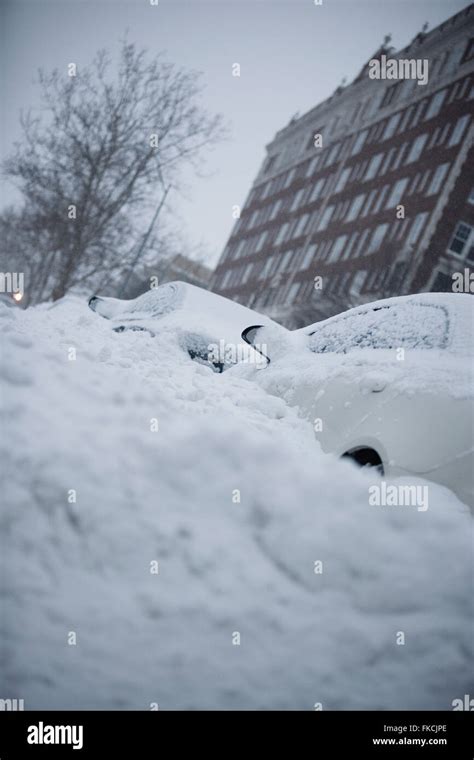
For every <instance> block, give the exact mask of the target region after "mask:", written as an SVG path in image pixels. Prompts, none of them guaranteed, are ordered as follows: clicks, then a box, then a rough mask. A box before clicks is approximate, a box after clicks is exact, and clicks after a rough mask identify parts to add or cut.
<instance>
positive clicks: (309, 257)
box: [301, 243, 318, 269]
mask: <svg viewBox="0 0 474 760" xmlns="http://www.w3.org/2000/svg"><path fill="white" fill-rule="evenodd" d="M317 250H318V246H317V244H316V243H312V244H311V245H310V246H309V248H308V250H307V251H306V253H305V255H304V258H303V261H302V262H301V269H308V267H309V266H311V264H312V262H313V259H314V257H315V255H316V251H317Z"/></svg>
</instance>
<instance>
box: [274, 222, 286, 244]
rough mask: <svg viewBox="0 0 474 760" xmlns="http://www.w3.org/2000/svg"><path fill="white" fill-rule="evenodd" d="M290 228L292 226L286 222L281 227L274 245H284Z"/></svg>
mask: <svg viewBox="0 0 474 760" xmlns="http://www.w3.org/2000/svg"><path fill="white" fill-rule="evenodd" d="M289 226H290V225H289V223H288V222H285V223H284V224H282V225H281V227H280V229H279V230H278V234H277V236H276V238H275V240H274V241H273V243H274V245H280V243H282V242H283V241H284V240H285V238H286V234H287V232H288V228H289Z"/></svg>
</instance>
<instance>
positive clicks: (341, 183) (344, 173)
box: [334, 167, 352, 193]
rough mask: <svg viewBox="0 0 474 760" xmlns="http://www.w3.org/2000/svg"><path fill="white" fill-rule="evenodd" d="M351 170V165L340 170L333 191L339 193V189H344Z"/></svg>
mask: <svg viewBox="0 0 474 760" xmlns="http://www.w3.org/2000/svg"><path fill="white" fill-rule="evenodd" d="M351 171H352V169H351V167H347V168H346V169H343V170H342V172H341V173H340V175H339V179H338V180H337V184H336V187H335V188H334V192H335V193H340V192H341V190H344V188H345V186H346V184H347V181H348V179H349V175H350V173H351Z"/></svg>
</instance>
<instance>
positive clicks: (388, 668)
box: [0, 299, 472, 710]
mask: <svg viewBox="0 0 474 760" xmlns="http://www.w3.org/2000/svg"><path fill="white" fill-rule="evenodd" d="M0 310H1V311H0V323H1V331H2V335H3V340H2V365H1V382H2V394H1V396H2V405H3V415H4V420H5V425H4V432H3V434H2V437H1V452H0V456H1V462H2V464H3V467H2V470H3V475H2V485H3V489H2V490H3V497H4V498H3V506H2V512H1V523H2V525H1V531H2V532H1V535H2V541H1V549H2V560H3V562H2V564H3V582H2V602H1V604H2V617H1V625H2V642H3V653H4V658H3V660H4V661H3V665H2V673H1V692H2V693H1V695H0V696H2V697H3V698H7V697H10V698H14V697H18V698H23V699H24V700H25V708H26V709H40V708H49V709H59V708H62V709H150V706H151V705H154V704H158V705H159V708H160V709H195V708H203V709H210V708H215V709H269V708H276V709H306V710H311V709H314V705H315V704H316V705H318V706H319V705H322V708H323V709H377V708H380V709H451V703H452V700H454V699H456V698H458V697H461V696H462V695H463V694H464V693H468V692H469V690H470V689H472V682H470V677H469V672H470V666H471V663H472V644H471V635H470V634H471V630H472V628H471V626H472V562H471V558H470V557H471V555H470V544H469V535H470V531H471V526H472V518H471V516H470V515H469V513H468V510H467V508H465V507H464V505H462V504H461V503H460V502H459V501H458V500H457V499H456V498H455V497H454V496H453V495H452V494H451V493H450V492H449V491H447V490H446V489H443V488H441V487H436V486H434V485H433V484H430V508H429V510H428V511H426V512H419V511H417V510H416V509H412V508H402V507H400V508H389V507H386V508H382V507H373V506H369V503H368V487H369V485H370V484H371V483H373V481H374V477H375V476H374V475H373V474H369V473H367V472H361V471H358V470H356V469H355V468H354V467H353V466H352V465H350V464H348V463H345V462H338V461H336V460H334V459H333V458H331V457H328V456H324V455H323V454H322V453H321V452H320V450H318V447H317V444H316V443H315V440H314V435H313V431H312V429H311V426H310V425H309V423H306V422H304V421H302V420H301V419H299V418H298V417H297V416H296V413H295V411H294V410H292V409H290V408H289V407H287V406H286V404H285V403H284V402H283V401H282V400H280V399H277V398H274V397H272V396H269V395H267V394H266V393H265V392H264V391H263V390H262V389H260V388H258V387H257V386H256V385H254V384H252V383H250V382H248V381H247V380H245V379H244V378H241V377H239V376H238V375H237V373H236V374H235V375H234V374H233V373H232V372H229V373H225V374H224V375H216V374H214V373H212V371H211V370H210V369H208V368H207V367H203V366H200V365H198V364H195V363H193V362H191V361H190V360H189V359H188V358H187V357H186V356H185V355H184V354H183V353H182V352H181V351H179V350H178V349H177V347H176V344H175V342H173V340H171V337H170V333H169V332H166V333H165V334H163V335H160V334H157V335H156V337H154V338H153V337H151V336H150V335H149V334H147V333H135V332H126V333H122V334H117V333H114V332H113V331H112V329H111V326H110V323H108V321H107V320H103V319H101V318H100V317H99V316H98V315H96V314H93V313H92V312H91V311H89V310H88V309H87V305H86V304H84V303H81V302H80V301H78V300H74V299H66V300H64V301H63V302H62V303H60V304H58V305H56V306H54V307H53V308H51V307H46V306H42V307H36V308H35V309H30V310H28V311H26V312H21V311H19V310H18V311H17V310H12V309H6V308H2V306H1V305H0ZM422 482H423V481H420V483H422ZM154 563H158V564H157V565H156V564H154ZM152 568H154V570H156V569H157V568H158V572H157V573H156V572H154V571H152ZM315 570H317V571H316V572H315ZM321 570H322V572H320V571H321ZM236 633H239V634H240V644H239V645H234V643H233V642H235V641H236V638H237V637H236V635H235V634H236ZM400 633H403V634H404V639H405V643H404V644H402V645H401V644H400V643H397V641H398V642H400V635H399V634H400ZM71 634H74V636H71ZM74 638H75V644H74V643H72V642H73V640H74Z"/></svg>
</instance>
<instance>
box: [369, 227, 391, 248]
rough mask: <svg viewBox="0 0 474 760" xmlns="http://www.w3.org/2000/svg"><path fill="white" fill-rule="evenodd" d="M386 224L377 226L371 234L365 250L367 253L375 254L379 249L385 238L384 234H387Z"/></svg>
mask: <svg viewBox="0 0 474 760" xmlns="http://www.w3.org/2000/svg"><path fill="white" fill-rule="evenodd" d="M387 229H388V224H379V225H378V226H377V227H376V228H375V230H374V231H373V233H372V237H371V239H370V245H369V248H368V250H367V253H375V251H378V250H379V248H380V245H381V243H382V241H383V239H384V237H385V233H386V232H387Z"/></svg>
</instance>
